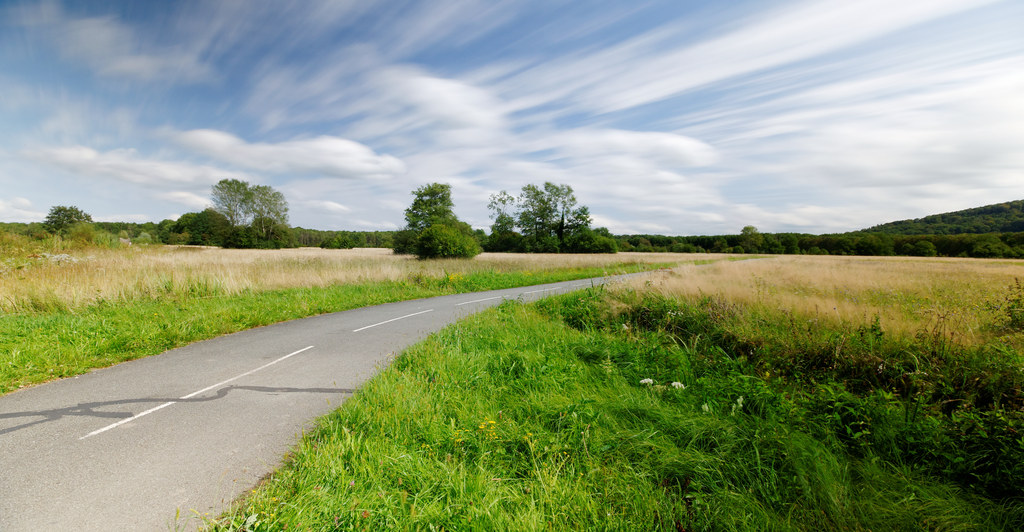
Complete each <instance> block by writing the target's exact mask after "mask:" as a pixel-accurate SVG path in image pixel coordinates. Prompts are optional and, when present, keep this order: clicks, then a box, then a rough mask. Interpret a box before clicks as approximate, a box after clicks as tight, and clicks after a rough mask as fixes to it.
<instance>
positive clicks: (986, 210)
mask: <svg viewBox="0 0 1024 532" xmlns="http://www.w3.org/2000/svg"><path fill="white" fill-rule="evenodd" d="M1021 231H1024V200H1019V201H1010V202H1007V203H998V204H996V205H986V206H984V207H977V208H974V209H967V210H963V211H956V212H947V213H943V214H933V215H931V216H925V217H924V218H919V219H917V220H901V221H898V222H889V223H887V224H882V225H876V226H874V227H871V228H868V229H865V230H864V232H865V233H886V234H890V235H959V234H965V233H969V234H981V233H1019V232H1021Z"/></svg>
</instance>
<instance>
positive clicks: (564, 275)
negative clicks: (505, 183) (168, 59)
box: [0, 261, 659, 393]
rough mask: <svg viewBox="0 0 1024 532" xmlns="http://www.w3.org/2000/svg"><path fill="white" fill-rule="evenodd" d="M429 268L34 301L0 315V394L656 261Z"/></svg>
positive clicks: (180, 282)
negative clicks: (205, 346) (230, 337)
mask: <svg viewBox="0 0 1024 532" xmlns="http://www.w3.org/2000/svg"><path fill="white" fill-rule="evenodd" d="M464 262H465V261H464ZM535 266H537V265H535ZM549 266H550V265H549ZM434 267H435V268H437V269H438V272H439V274H437V275H426V274H420V273H412V274H410V275H407V276H406V277H404V278H398V279H396V280H387V279H385V280H373V281H362V282H358V281H354V282H349V283H347V284H334V285H326V286H311V287H309V286H307V287H298V288H283V289H263V290H256V289H239V290H230V291H226V290H225V288H224V286H223V283H222V282H220V281H219V280H218V279H220V277H189V276H188V275H187V274H181V275H179V276H177V277H175V276H174V275H173V274H169V276H168V278H167V279H166V280H165V281H164V282H163V283H154V284H152V285H151V286H148V287H147V288H146V289H145V291H143V292H140V293H134V294H132V295H131V296H130V297H122V298H115V299H105V298H98V299H96V300H95V301H93V302H91V303H90V304H88V305H84V304H78V305H75V306H69V304H68V303H67V301H65V300H63V299H60V298H59V297H57V296H53V297H54V298H53V299H52V300H51V299H44V300H41V301H37V302H36V303H34V304H33V306H34V308H35V310H32V311H23V312H17V313H5V314H0V393H5V392H9V391H11V390H14V389H17V388H19V387H23V386H27V385H30V384H35V383H40V382H44V381H47V380H51V379H54V378H60V377H67V376H72V375H78V374H81V373H84V372H86V371H89V370H90V369H94V368H99V367H105V366H109V365H112V364H116V363H118V362H123V361H126V360H132V359H135V358H140V357H144V356H148V355H153V354H157V353H161V352H163V351H165V350H167V349H171V348H174V347H179V346H182V345H186V344H188V343H191V342H195V341H199V340H204V339H207V338H213V337H216V336H220V335H223V334H228V333H232V332H236V331H240V330H244V329H248V328H252V327H258V326H261V325H268V324H271V323H277V322H280V321H285V320H290V319H295V318H301V317H306V316H312V315H316V314H323V313H326V312H337V311H342V310H348V309H352V308H359V307H363V306H367V305H376V304H380V303H389V302H393V301H402V300H407V299H416V298H422V297H430V296H436V295H444V294H453V293H460V292H473V291H480V290H491V289H500V288H511V287H515V286H526V285H532V284H541V283H547V282H556V281H565V280H571V279H582V278H587V277H596V276H602V275H606V274H614V273H627V272H634V271H643V270H646V269H651V268H657V267H659V265H658V264H654V263H648V264H636V263H634V264H614V263H608V264H606V265H604V266H600V267H595V266H583V267H561V268H559V267H548V268H544V267H535V268H534V269H524V270H498V269H489V268H486V267H478V268H477V269H476V270H475V271H466V273H455V272H452V273H443V270H442V269H441V267H439V266H438V265H434ZM58 268H59V267H58ZM463 268H465V266H463ZM208 275H209V274H208Z"/></svg>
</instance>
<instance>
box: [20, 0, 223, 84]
mask: <svg viewBox="0 0 1024 532" xmlns="http://www.w3.org/2000/svg"><path fill="white" fill-rule="evenodd" d="M15 13H16V14H17V18H18V20H19V21H20V22H21V23H22V24H24V25H27V26H31V27H34V28H36V29H39V30H42V32H43V33H44V34H45V35H46V36H47V38H48V39H49V40H50V41H51V42H52V44H53V45H54V46H56V47H57V49H58V50H59V52H60V53H61V55H62V56H63V57H64V58H66V59H67V60H69V61H72V62H74V63H77V64H82V65H85V66H87V67H89V68H90V69H92V70H93V71H94V72H96V73H97V74H99V75H101V76H110V77H119V78H128V79H134V80H139V81H145V82H152V81H156V80H160V81H163V82H173V83H195V82H201V81H209V80H210V79H211V78H212V77H213V76H214V72H213V70H212V69H211V67H210V66H209V65H208V64H206V63H204V62H203V61H202V60H201V58H200V57H199V55H198V50H195V49H193V48H191V47H189V46H188V45H186V44H183V43H172V44H167V45H159V44H156V43H154V42H152V41H150V40H145V39H143V38H142V37H141V36H140V35H139V34H138V33H137V32H136V31H134V30H133V29H132V28H131V27H129V26H126V25H125V24H123V23H122V22H121V21H120V20H119V19H118V18H116V17H114V16H100V17H78V18H76V17H73V16H69V15H68V14H67V13H65V12H64V11H63V10H62V9H61V7H60V6H59V4H56V3H53V2H46V3H42V4H39V5H38V6H35V7H32V8H23V9H21V10H18V11H15Z"/></svg>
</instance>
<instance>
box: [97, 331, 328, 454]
mask: <svg viewBox="0 0 1024 532" xmlns="http://www.w3.org/2000/svg"><path fill="white" fill-rule="evenodd" d="M310 349H313V346H309V347H304V348H302V349H299V350H298V351H295V352H292V353H288V354H287V355H285V356H283V357H281V358H279V359H277V360H274V361H271V362H267V363H266V364H263V365H262V366H260V367H258V368H256V369H250V370H249V371H246V372H245V373H242V374H241V375H236V376H234V377H231V378H230V379H228V380H226V381H221V382H218V383H217V384H214V385H213V386H207V387H206V388H203V389H202V390H199V391H196V392H192V393H190V394H188V395H186V396H183V397H180V398H178V401H184V400H187V399H191V398H193V397H195V396H197V395H199V394H201V393H203V392H208V391H210V390H212V389H214V388H218V387H220V386H224V385H225V384H227V383H229V382H231V381H236V380H238V379H241V378H242V377H245V376H246V375H252V374H253V373H256V372H257V371H259V370H261V369H265V368H269V367H270V366H273V365H274V364H277V363H278V362H281V361H282V360H285V359H287V358H291V357H293V356H295V355H297V354H299V353H302V352H303V351H309V350H310ZM178 401H168V402H166V403H164V404H162V405H160V406H155V407H153V408H150V409H149V410H146V411H145V412H140V413H138V414H135V415H134V416H132V417H130V418H126V419H122V420H121V421H118V422H117V423H112V424H110V425H107V426H106V427H103V428H101V429H97V430H94V431H92V432H90V433H89V434H86V435H85V436H82V437H81V438H78V439H79V440H84V439H86V438H88V437H90V436H95V435H97V434H100V433H103V432H106V431H108V430H110V429H113V428H117V427H120V426H121V425H124V424H125V423H128V422H129V421H135V420H136V419H139V418H140V417H142V416H146V415H149V414H152V413H153V412H156V411H157V410H160V409H161V408H166V407H168V406H171V405H173V404H174V403H177V402H178Z"/></svg>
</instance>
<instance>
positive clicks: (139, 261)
mask: <svg viewBox="0 0 1024 532" xmlns="http://www.w3.org/2000/svg"><path fill="white" fill-rule="evenodd" d="M714 257H715V256H708V255H685V254H651V253H619V254H615V255H554V254H552V255H544V254H530V255H528V254H508V253H484V254H482V255H479V256H477V257H476V258H474V259H473V260H469V261H466V260H457V259H452V260H431V261H420V260H416V259H415V258H413V257H411V256H409V255H394V254H392V253H391V250H389V249H349V250H325V249H319V248H298V249H284V250H249V249H220V248H203V247H192V246H136V247H130V248H119V249H97V248H91V249H87V250H80V251H72V252H68V253H66V254H56V255H38V254H37V255H35V256H33V257H32V258H29V259H25V260H23V261H21V262H20V263H19V267H18V268H7V269H6V270H0V311H3V312H18V311H26V310H51V309H57V308H69V309H74V308H79V307H82V306H86V305H90V304H93V303H96V302H98V301H126V300H132V299H136V298H140V297H159V296H160V295H161V294H167V293H178V292H181V291H189V290H192V291H196V290H198V291H200V292H202V293H204V294H209V295H229V294H236V293H240V292H243V291H263V290H274V289H283V288H296V287H317V286H329V285H336V284H347V283H361V282H373V281H387V280H390V281H394V280H402V279H411V278H415V277H416V276H423V277H433V278H440V277H442V276H445V275H459V274H463V275H464V274H466V273H470V272H474V271H481V270H484V271H487V270H491V271H497V272H507V271H543V270H551V269H557V268H573V267H600V266H610V265H612V264H620V263H624V262H644V263H652V262H654V263H668V262H673V263H674V262H677V261H683V260H690V261H692V260H695V259H705V258H714ZM718 257H721V256H718Z"/></svg>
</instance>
